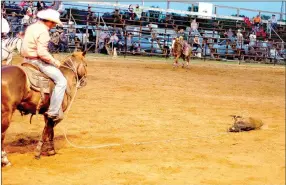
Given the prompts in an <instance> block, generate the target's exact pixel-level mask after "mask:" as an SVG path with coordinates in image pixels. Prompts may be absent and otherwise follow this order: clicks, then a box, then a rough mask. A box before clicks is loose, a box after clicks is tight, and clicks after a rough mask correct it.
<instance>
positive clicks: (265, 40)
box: [261, 38, 268, 48]
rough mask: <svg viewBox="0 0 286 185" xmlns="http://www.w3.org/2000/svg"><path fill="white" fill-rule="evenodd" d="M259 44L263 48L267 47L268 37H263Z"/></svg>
mask: <svg viewBox="0 0 286 185" xmlns="http://www.w3.org/2000/svg"><path fill="white" fill-rule="evenodd" d="M261 46H262V47H263V48H267V47H268V39H267V38H265V39H264V41H262V44H261Z"/></svg>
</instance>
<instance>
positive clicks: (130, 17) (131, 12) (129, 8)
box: [128, 4, 135, 20]
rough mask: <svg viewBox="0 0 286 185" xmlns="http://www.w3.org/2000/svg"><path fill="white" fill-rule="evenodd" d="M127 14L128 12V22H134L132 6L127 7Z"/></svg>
mask: <svg viewBox="0 0 286 185" xmlns="http://www.w3.org/2000/svg"><path fill="white" fill-rule="evenodd" d="M128 12H129V20H134V18H135V13H134V10H133V7H132V4H130V5H129V7H128Z"/></svg>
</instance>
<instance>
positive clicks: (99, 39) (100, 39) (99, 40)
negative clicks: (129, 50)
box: [98, 29, 108, 50]
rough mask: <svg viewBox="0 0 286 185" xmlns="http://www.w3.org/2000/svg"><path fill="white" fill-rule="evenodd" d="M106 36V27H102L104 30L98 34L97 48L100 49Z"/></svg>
mask: <svg viewBox="0 0 286 185" xmlns="http://www.w3.org/2000/svg"><path fill="white" fill-rule="evenodd" d="M107 37H108V34H107V32H106V29H104V31H101V32H100V34H99V38H98V49H99V50H102V49H103V47H104V44H105V39H106V38H107Z"/></svg>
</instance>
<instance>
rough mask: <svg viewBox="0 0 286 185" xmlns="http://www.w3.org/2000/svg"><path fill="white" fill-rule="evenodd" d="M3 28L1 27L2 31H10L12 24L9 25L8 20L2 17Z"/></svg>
mask: <svg viewBox="0 0 286 185" xmlns="http://www.w3.org/2000/svg"><path fill="white" fill-rule="evenodd" d="M1 22H2V29H1V33H9V31H10V26H9V23H8V21H7V20H6V19H5V18H3V17H2V20H1Z"/></svg>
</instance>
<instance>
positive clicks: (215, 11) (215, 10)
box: [214, 6, 217, 15]
mask: <svg viewBox="0 0 286 185" xmlns="http://www.w3.org/2000/svg"><path fill="white" fill-rule="evenodd" d="M216 13H217V7H216V6H215V7H214V14H215V15H216Z"/></svg>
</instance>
